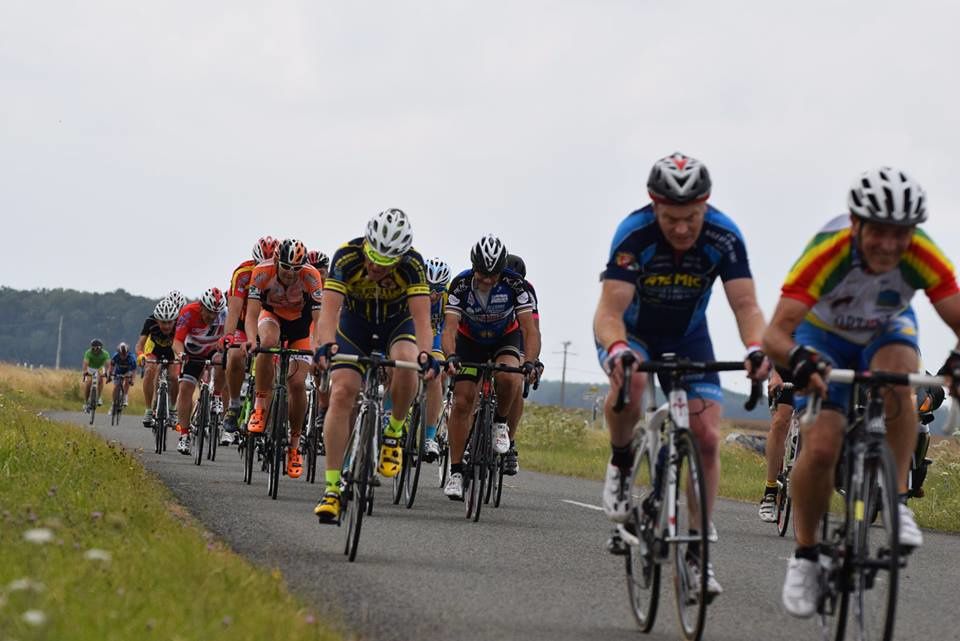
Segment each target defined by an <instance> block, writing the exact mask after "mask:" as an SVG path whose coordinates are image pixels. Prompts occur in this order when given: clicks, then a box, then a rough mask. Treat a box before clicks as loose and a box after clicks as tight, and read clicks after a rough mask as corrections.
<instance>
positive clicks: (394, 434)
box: [383, 414, 403, 438]
mask: <svg viewBox="0 0 960 641" xmlns="http://www.w3.org/2000/svg"><path fill="white" fill-rule="evenodd" d="M383 435H384V436H386V437H388V438H399V437H401V436H403V419H402V418H397V417H396V416H394V415H393V414H391V415H390V422H389V423H387V428H386V429H385V430H383Z"/></svg>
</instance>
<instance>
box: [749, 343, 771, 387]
mask: <svg viewBox="0 0 960 641" xmlns="http://www.w3.org/2000/svg"><path fill="white" fill-rule="evenodd" d="M743 366H744V367H745V368H746V370H747V378H750V379H753V380H755V381H765V380H766V379H767V377H768V376H769V375H770V359H769V358H767V355H766V354H764V353H763V350H762V349H761V348H760V346H759V345H751V346H750V347H748V348H747V355H746V356H744V357H743Z"/></svg>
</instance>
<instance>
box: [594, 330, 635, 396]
mask: <svg viewBox="0 0 960 641" xmlns="http://www.w3.org/2000/svg"><path fill="white" fill-rule="evenodd" d="M627 354H630V356H632V357H633V363H632V364H631V367H632V368H633V369H634V370H636V368H637V366H638V365H639V364H640V356H639V355H638V354H637V353H636V352H635V351H633V350H632V349H631V348H630V345H628V344H627V341H614V342H613V344H612V345H610V347H608V348H607V358H606V359H604V361H603V371H605V372H606V373H607V376H609V377H610V384H611V385H612V386H613V387H614V388H618V387H620V385H622V384H623V357H624V356H626V355H627Z"/></svg>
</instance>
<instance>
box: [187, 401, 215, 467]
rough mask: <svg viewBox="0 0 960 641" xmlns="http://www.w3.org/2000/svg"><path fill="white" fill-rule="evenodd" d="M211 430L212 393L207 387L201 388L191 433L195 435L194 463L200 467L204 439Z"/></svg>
mask: <svg viewBox="0 0 960 641" xmlns="http://www.w3.org/2000/svg"><path fill="white" fill-rule="evenodd" d="M209 428H210V391H209V390H208V389H207V388H206V386H202V387H201V388H200V399H199V400H198V401H197V406H196V409H195V410H194V420H193V421H191V425H190V431H191V432H192V433H193V462H194V464H196V465H200V463H202V462H203V439H204V437H205V436H206V432H207V430H208V429H209Z"/></svg>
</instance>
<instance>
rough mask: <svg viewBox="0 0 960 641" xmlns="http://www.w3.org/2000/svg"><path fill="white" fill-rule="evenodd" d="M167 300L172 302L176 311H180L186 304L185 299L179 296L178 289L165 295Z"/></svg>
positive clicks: (181, 295)
mask: <svg viewBox="0 0 960 641" xmlns="http://www.w3.org/2000/svg"><path fill="white" fill-rule="evenodd" d="M167 298H169V299H170V300H172V301H173V302H174V304H175V305H176V306H177V311H180V309H182V308H183V306H184V305H186V304H187V297H186V296H184V295H183V294H181V293H180V290H178V289H171V290H170V293H169V294H167Z"/></svg>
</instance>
